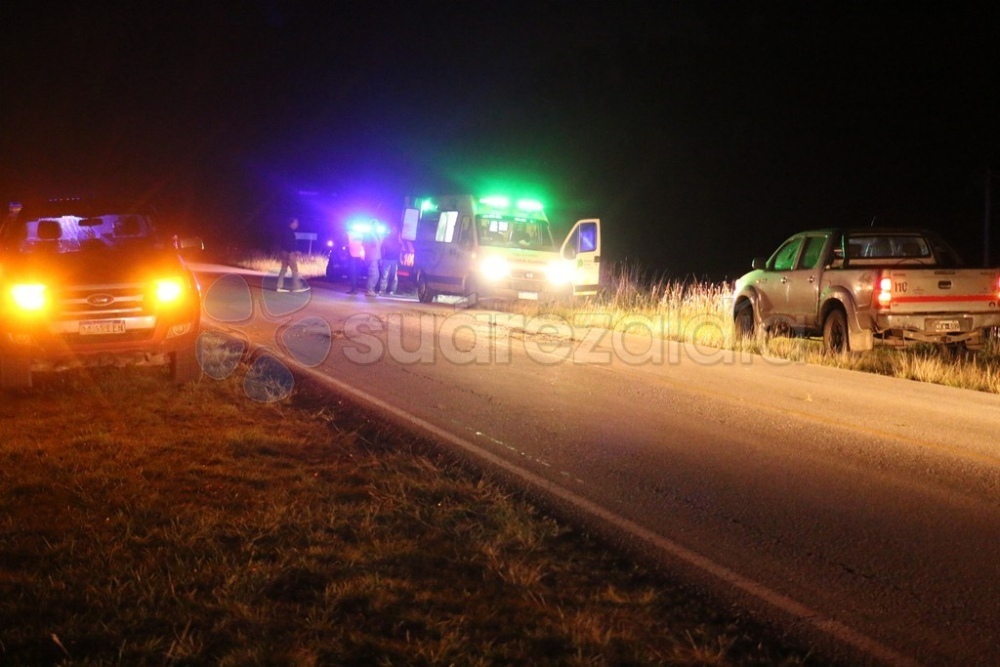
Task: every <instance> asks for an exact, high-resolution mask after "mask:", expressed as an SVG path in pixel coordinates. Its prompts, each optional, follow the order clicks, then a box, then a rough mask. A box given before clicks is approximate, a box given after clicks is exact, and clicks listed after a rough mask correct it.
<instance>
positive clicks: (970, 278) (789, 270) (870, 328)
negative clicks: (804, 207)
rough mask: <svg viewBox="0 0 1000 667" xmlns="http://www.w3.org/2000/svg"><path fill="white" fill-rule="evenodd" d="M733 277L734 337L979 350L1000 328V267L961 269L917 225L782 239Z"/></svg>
mask: <svg viewBox="0 0 1000 667" xmlns="http://www.w3.org/2000/svg"><path fill="white" fill-rule="evenodd" d="M752 266H753V270H752V271H751V272H750V273H747V274H746V275H744V276H743V277H741V278H740V279H739V280H737V281H736V286H735V290H734V294H733V310H732V315H733V322H734V326H735V330H736V333H737V334H738V335H742V336H753V335H757V334H766V333H788V334H793V335H800V336H820V335H822V337H823V342H824V345H825V347H826V349H827V350H828V351H831V352H833V353H838V354H842V353H846V352H848V351H852V350H853V351H862V350H870V349H872V347H873V346H874V343H875V341H876V340H879V341H883V342H884V343H886V344H890V345H896V346H905V345H911V344H915V343H934V344H938V345H941V346H944V347H946V348H948V349H956V348H959V347H964V348H967V349H971V350H975V349H978V348H980V347H982V345H983V343H984V342H985V340H986V338H987V335H988V332H989V331H990V330H992V329H993V328H995V327H997V326H1000V269H975V268H962V261H961V259H960V258H959V256H958V254H957V253H956V252H955V251H954V250H953V249H952V248H951V247H949V246H948V245H947V244H946V243H945V242H944V241H943V240H942V239H941V238H939V237H938V236H937V235H935V234H933V233H932V232H928V231H926V230H921V229H876V228H857V229H819V230H815V231H808V232H802V233H800V234H796V235H795V236H793V237H791V238H790V239H788V240H787V241H785V242H784V243H782V244H781V246H779V248H778V249H777V250H776V251H775V252H774V254H773V255H771V257H770V258H769V259H764V258H762V257H761V258H757V259H754V260H753V265H752Z"/></svg>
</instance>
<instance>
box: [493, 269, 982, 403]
mask: <svg viewBox="0 0 1000 667" xmlns="http://www.w3.org/2000/svg"><path fill="white" fill-rule="evenodd" d="M606 285H607V289H606V290H605V292H604V293H603V294H602V295H601V296H600V297H598V298H594V299H590V300H587V301H582V302H578V303H573V304H571V305H566V304H535V303H526V302H519V303H517V304H509V305H508V308H509V309H513V310H516V311H517V312H520V313H523V314H525V315H539V316H546V315H548V316H552V317H556V318H559V319H562V320H563V321H567V322H572V323H573V324H575V325H578V326H599V327H605V328H609V329H613V330H616V331H624V332H628V333H632V334H639V335H650V336H658V337H662V338H665V339H669V340H676V341H683V342H687V343H695V344H698V345H700V346H705V347H709V348H715V349H724V350H734V349H735V350H742V351H746V352H750V353H754V354H762V355H766V356H770V357H775V358H780V359H788V360H791V361H798V362H802V363H810V364H822V365H826V366H835V367H838V368H846V369H849V370H856V371H862V372H867V373H877V374H880V375H888V376H891V377H898V378H904V379H908V380H916V381H919V382H931V383H935V384H942V385H946V386H951V387H959V388H964V389H972V390H975V391H985V392H992V393H1000V345H998V344H997V343H996V342H993V343H991V344H990V345H988V346H987V347H986V349H984V350H983V351H981V352H979V353H977V354H974V355H965V356H960V357H957V358H952V357H950V356H948V355H946V354H942V353H941V352H939V351H938V350H937V349H936V348H935V347H934V346H931V345H921V346H916V347H912V348H907V349H896V348H891V347H887V346H881V345H876V348H875V349H874V350H873V351H870V352H865V353H858V354H853V355H849V356H846V357H840V356H832V355H828V354H826V353H825V352H824V351H823V346H822V342H821V341H819V340H817V339H803V338H788V337H784V336H773V337H769V338H766V339H763V340H761V339H745V338H741V337H739V336H736V334H735V331H734V330H733V322H732V317H731V312H732V289H733V286H732V284H729V283H708V282H701V281H697V280H689V281H679V280H669V279H659V278H656V277H649V276H646V275H644V274H643V273H642V272H641V271H640V270H638V269H637V268H635V267H629V266H618V267H615V268H614V269H613V270H612V271H611V272H610V276H609V280H608V281H607V282H606Z"/></svg>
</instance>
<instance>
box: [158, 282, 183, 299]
mask: <svg viewBox="0 0 1000 667" xmlns="http://www.w3.org/2000/svg"><path fill="white" fill-rule="evenodd" d="M183 298H184V281H183V280H181V279H180V278H164V279H163V280H157V281H156V302H157V303H159V304H173V303H177V302H178V301H180V300H181V299H183Z"/></svg>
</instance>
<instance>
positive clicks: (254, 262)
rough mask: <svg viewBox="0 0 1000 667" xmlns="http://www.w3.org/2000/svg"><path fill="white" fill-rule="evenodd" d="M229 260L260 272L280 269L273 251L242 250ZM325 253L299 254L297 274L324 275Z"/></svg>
mask: <svg viewBox="0 0 1000 667" xmlns="http://www.w3.org/2000/svg"><path fill="white" fill-rule="evenodd" d="M227 261H229V262H230V263H231V264H232V265H233V266H240V267H242V268H244V269H250V270H251V271H258V272H260V273H273V274H275V275H277V273H278V271H279V270H280V269H281V259H279V258H278V257H276V256H275V255H274V254H273V253H268V252H261V251H253V250H243V251H241V252H240V254H239V256H237V257H231V258H229V259H228V260H227ZM326 263H327V257H326V255H322V254H320V255H308V254H305V253H301V254H300V255H299V274H300V275H301V276H302V277H303V278H319V277H323V276H326Z"/></svg>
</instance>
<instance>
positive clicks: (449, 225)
mask: <svg viewBox="0 0 1000 667" xmlns="http://www.w3.org/2000/svg"><path fill="white" fill-rule="evenodd" d="M456 222H458V211H441V217H440V218H438V225H437V232H436V233H435V235H434V240H435V241H441V242H444V243H451V242H452V241H453V240H454V239H455V223H456Z"/></svg>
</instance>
